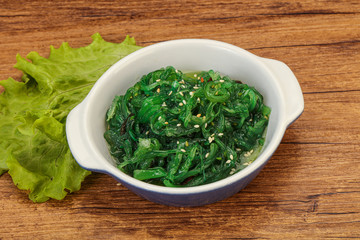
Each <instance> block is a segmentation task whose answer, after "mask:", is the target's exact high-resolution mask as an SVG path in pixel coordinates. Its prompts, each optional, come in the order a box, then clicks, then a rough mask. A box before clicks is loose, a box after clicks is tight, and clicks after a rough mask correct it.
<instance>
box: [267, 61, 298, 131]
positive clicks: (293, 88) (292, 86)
mask: <svg viewBox="0 0 360 240" xmlns="http://www.w3.org/2000/svg"><path fill="white" fill-rule="evenodd" d="M261 61H262V62H263V63H265V65H266V66H267V67H268V68H269V69H270V71H271V72H272V73H273V74H274V75H275V77H276V78H277V79H278V82H279V85H280V88H281V91H282V92H283V94H284V97H285V106H286V125H287V126H289V125H290V124H291V123H293V122H294V121H295V120H296V119H297V118H298V117H299V116H300V115H301V113H302V112H303V111H304V97H303V94H302V91H301V87H300V84H299V82H298V80H297V79H296V77H295V75H294V73H293V72H292V71H291V70H290V68H289V67H288V66H287V65H286V64H285V63H283V62H280V61H277V60H273V59H268V58H261Z"/></svg>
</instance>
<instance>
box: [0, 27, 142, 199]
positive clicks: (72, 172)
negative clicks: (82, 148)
mask: <svg viewBox="0 0 360 240" xmlns="http://www.w3.org/2000/svg"><path fill="white" fill-rule="evenodd" d="M92 38H93V42H92V43H91V44H90V45H88V46H85V47H81V48H71V47H70V46H69V45H68V43H63V44H62V45H61V46H60V48H58V49H55V48H54V47H52V46H51V47H50V55H49V57H48V58H44V57H41V56H40V55H39V54H38V53H36V52H30V53H29V54H28V55H27V59H26V58H23V57H21V56H20V55H17V57H16V59H17V63H16V65H15V68H17V69H19V70H21V71H22V72H23V76H22V81H21V82H19V81H15V80H14V79H12V78H9V79H7V80H2V81H0V85H1V86H3V87H4V88H5V91H4V92H3V93H2V94H0V175H1V174H3V173H4V172H6V171H8V172H9V174H10V175H11V177H12V179H13V181H14V183H15V185H16V186H17V187H18V188H19V189H23V190H27V191H29V198H30V199H31V200H33V201H34V202H44V201H47V200H48V199H50V198H54V199H58V200H61V199H63V198H64V197H65V196H66V194H67V193H68V192H74V191H77V190H79V189H80V187H81V182H82V181H83V180H84V179H85V177H86V176H87V175H89V174H90V172H89V171H86V170H84V169H82V168H81V167H80V166H79V165H78V164H77V163H76V161H75V160H74V158H73V156H72V155H71V152H70V150H69V147H68V144H67V141H66V133H65V123H66V117H67V115H68V113H69V112H70V111H71V109H73V108H74V107H75V106H76V105H77V104H79V103H80V102H81V101H82V100H83V99H84V98H85V96H86V95H87V94H88V92H89V91H90V89H91V88H92V86H93V84H94V83H95V82H96V80H97V79H98V78H99V77H100V76H101V75H102V74H103V73H104V72H105V71H106V70H107V69H108V68H109V67H110V66H111V65H112V64H114V63H115V62H117V61H118V60H119V59H121V58H123V57H124V56H126V55H128V54H130V53H132V52H134V51H136V50H138V49H139V48H140V47H139V46H137V45H136V43H135V40H134V39H133V38H130V37H128V36H127V37H126V39H125V40H124V41H123V42H122V43H110V42H106V41H105V40H103V39H102V37H101V36H100V35H99V34H94V35H93V36H92ZM29 60H30V61H29Z"/></svg>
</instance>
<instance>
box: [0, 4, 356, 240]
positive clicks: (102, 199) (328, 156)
mask: <svg viewBox="0 0 360 240" xmlns="http://www.w3.org/2000/svg"><path fill="white" fill-rule="evenodd" d="M0 6H1V12H0V39H1V40H0V52H1V58H0V79H6V78H8V77H10V76H11V77H14V78H16V79H19V78H20V76H21V72H19V71H17V70H16V69H14V68H13V65H14V64H15V56H16V54H17V53H19V54H21V55H22V56H26V54H27V53H29V52H30V51H37V52H39V53H40V54H41V55H42V56H47V55H48V54H49V46H50V45H53V46H55V47H58V46H60V44H61V43H62V42H64V41H66V42H69V43H70V45H71V46H73V47H81V46H84V45H86V44H89V43H90V42H91V38H90V36H91V35H92V34H94V33H95V32H99V33H100V34H101V35H102V36H103V37H104V39H105V40H107V41H112V42H120V41H122V40H123V38H124V37H125V35H127V34H129V35H130V36H134V37H135V39H136V40H137V43H138V44H139V45H142V46H147V45H151V44H153V43H156V42H160V41H165V40H170V39H180V38H210V39H215V40H221V41H225V42H228V43H231V44H234V45H237V46H239V47H242V48H244V49H247V50H249V51H250V52H253V53H254V54H257V55H259V56H262V57H267V58H273V59H278V60H281V61H283V62H285V63H286V64H287V65H288V66H289V67H290V68H291V69H292V70H293V71H294V73H295V75H296V76H297V78H298V80H299V82H300V85H301V87H302V90H303V92H304V98H305V111H304V113H303V115H302V116H301V117H300V118H299V119H298V120H297V121H296V122H295V123H294V124H293V125H291V126H290V128H289V129H288V130H287V131H286V134H285V136H284V138H283V141H282V143H281V144H280V146H279V148H278V150H277V151H276V153H275V154H274V155H273V157H272V158H271V160H270V161H269V163H268V165H267V166H266V167H265V168H264V169H263V171H262V172H261V173H260V175H259V176H258V177H257V178H256V179H255V180H254V181H253V182H251V183H250V185H249V186H248V187H246V188H245V189H244V190H243V191H241V192H239V193H237V194H235V195H234V196H232V197H230V198H228V199H226V200H223V201H221V202H218V203H215V204H211V205H209V206H203V207H195V208H176V207H168V206H162V205H158V204H155V203H152V202H149V201H146V200H144V199H142V198H140V197H138V196H136V195H134V194H133V193H131V192H130V191H128V190H127V189H126V188H125V187H123V186H119V185H117V183H116V182H115V181H114V180H113V179H112V178H111V177H109V176H107V175H103V174H99V173H94V174H92V175H90V176H89V177H88V178H87V179H86V180H85V182H84V183H83V186H82V189H81V190H80V191H79V192H76V193H73V194H70V195H69V196H67V197H66V198H65V199H64V200H63V201H55V200H51V201H48V202H46V203H42V204H34V203H32V202H30V201H29V200H28V197H27V195H26V193H25V192H23V191H20V190H18V189H17V188H16V186H14V184H13V183H12V180H11V178H10V176H9V175H8V174H4V175H2V176H1V177H0V186H1V187H0V197H1V200H0V239H31V238H34V239H74V238H79V239H165V238H175V239H180V238H182V239H299V238H302V239H360V175H359V173H360V157H359V152H360V144H359V143H360V124H359V119H360V77H359V76H360V2H359V1H357V0H353V1H351V0H349V1H332V0H321V1H312V0H304V1H281V0H279V1H270V0H264V1H260V0H255V1H249V0H245V1H241V2H239V1H231V0H227V1H214V0H210V1H160V0H149V1H143V0H135V1H80V0H79V1H62V2H60V1H48V0H45V1H30V0H29V1H4V0H2V1H1V0H0Z"/></svg>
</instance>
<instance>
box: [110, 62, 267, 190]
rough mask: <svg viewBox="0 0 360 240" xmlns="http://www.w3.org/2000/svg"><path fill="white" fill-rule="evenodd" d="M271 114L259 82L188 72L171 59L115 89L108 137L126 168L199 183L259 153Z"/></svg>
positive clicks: (154, 177) (174, 182) (148, 176)
mask: <svg viewBox="0 0 360 240" xmlns="http://www.w3.org/2000/svg"><path fill="white" fill-rule="evenodd" d="M269 115H270V108H269V107H267V106H265V105H264V103H263V97H262V95H261V94H260V93H259V92H258V91H257V90H256V89H255V88H253V87H249V86H248V85H246V84H243V83H241V82H240V81H234V80H231V79H230V78H229V77H227V76H221V75H220V74H219V73H218V72H215V71H213V70H210V71H208V72H198V73H187V74H183V73H182V72H181V71H180V70H176V69H175V68H173V67H166V68H163V69H159V70H156V71H153V72H151V73H149V74H147V75H144V76H143V77H142V78H141V80H140V81H139V82H137V83H136V84H135V85H134V86H133V87H131V88H129V89H128V90H127V92H126V93H125V95H122V96H116V97H115V99H114V100H113V103H112V105H111V106H110V108H109V110H108V111H107V115H106V123H107V131H106V132H105V134H104V137H105V139H106V141H107V142H108V144H109V149H110V153H111V155H112V156H113V157H114V159H115V160H116V161H117V166H118V168H119V169H120V170H121V171H123V172H125V173H127V174H128V175H130V176H132V177H134V178H136V179H139V180H143V181H146V182H148V183H152V184H157V185H165V186H169V187H188V186H198V185H203V184H207V183H211V182H215V181H218V180H220V179H223V178H226V177H227V176H229V175H232V174H234V173H236V172H237V171H240V170H241V169H243V168H245V167H246V166H247V165H249V164H250V163H251V162H252V161H254V160H255V158H256V156H257V155H258V154H259V152H260V150H261V147H262V145H263V144H264V138H265V130H266V127H267V125H268V119H269Z"/></svg>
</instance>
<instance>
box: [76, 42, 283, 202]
mask: <svg viewBox="0 0 360 240" xmlns="http://www.w3.org/2000/svg"><path fill="white" fill-rule="evenodd" d="M194 43H195V44H199V43H201V44H206V45H212V46H215V47H222V48H224V49H227V50H230V51H232V52H234V53H237V54H243V55H245V56H246V57H247V58H249V59H251V60H252V61H255V62H256V64H258V65H259V67H261V68H262V69H263V70H265V71H266V74H267V75H269V77H271V78H272V79H273V82H274V83H275V84H276V85H277V86H275V89H277V90H278V92H279V93H280V94H281V93H282V91H281V90H280V86H279V83H278V82H277V81H276V76H275V75H274V74H273V72H272V71H271V70H270V69H269V68H268V66H267V65H266V64H264V62H262V61H261V57H258V56H257V55H255V54H253V53H251V52H249V51H247V50H244V49H242V48H240V47H237V46H235V45H232V44H229V43H225V42H221V41H217V40H211V39H176V40H169V41H164V42H159V43H156V44H153V45H150V46H147V47H144V48H142V49H139V50H137V51H135V52H133V53H131V54H129V55H127V56H125V57H124V58H122V59H120V60H119V61H118V62H116V63H115V64H114V65H113V66H111V67H110V68H109V69H108V70H107V71H106V72H105V73H104V74H103V75H102V76H101V77H100V78H99V79H98V81H97V82H96V83H95V84H94V86H93V88H92V89H91V91H90V92H89V94H88V95H87V96H86V98H85V99H84V101H83V102H82V103H80V104H79V105H78V106H77V107H79V108H82V110H83V114H84V119H85V122H84V123H85V126H84V127H85V128H87V127H88V126H89V119H87V115H88V112H89V111H91V104H92V103H93V102H95V100H94V99H92V96H93V95H94V92H95V91H97V88H99V87H101V84H102V82H104V81H106V79H107V78H108V77H110V76H111V74H112V72H114V71H115V70H116V69H117V68H119V66H121V65H123V64H125V63H126V62H128V61H130V60H133V59H136V58H139V57H141V56H142V55H144V54H147V53H150V52H151V51H156V50H158V49H159V48H160V49H161V48H163V47H169V46H171V45H176V44H194ZM278 97H279V98H280V99H281V100H282V101H280V105H279V108H281V109H284V108H285V105H284V104H283V102H284V96H283V95H280V96H278ZM283 112H284V111H283V110H281V111H280V113H279V115H280V119H281V120H282V121H280V122H279V123H277V124H276V128H275V129H276V131H275V133H274V136H273V137H272V140H271V141H269V143H268V145H267V146H266V147H265V148H264V149H263V150H262V151H261V153H260V155H259V156H258V157H257V158H256V159H255V160H254V161H253V162H252V163H251V164H250V165H249V166H247V167H245V168H244V169H242V170H240V171H239V172H237V173H235V174H233V175H230V176H228V177H226V178H224V179H221V180H218V181H216V182H213V183H208V184H204V185H200V186H194V187H179V188H175V187H166V186H158V185H154V184H150V183H146V182H144V181H141V180H137V179H135V178H133V177H131V176H130V175H127V174H126V173H124V172H122V171H121V170H119V169H117V168H116V166H114V165H112V164H110V163H109V161H108V160H107V159H106V157H105V156H103V155H102V154H101V153H99V151H97V152H96V154H95V156H94V157H95V158H97V159H96V161H97V162H101V163H102V164H103V168H102V169H101V168H95V169H90V168H87V167H86V166H84V165H82V164H81V163H80V162H78V161H77V160H76V161H77V162H78V163H79V165H80V166H81V167H83V168H85V169H88V170H91V171H96V172H102V173H106V174H109V175H111V176H112V177H114V178H115V179H117V180H118V181H120V182H122V183H123V184H124V185H132V186H133V187H136V188H141V189H143V190H146V191H151V192H158V193H163V194H171V195H173V194H177V195H186V194H194V193H202V192H209V191H213V190H216V189H219V188H222V187H225V186H227V185H231V184H233V183H235V182H238V181H240V180H242V179H244V178H246V177H248V176H249V175H251V174H252V173H254V172H256V171H257V170H259V169H261V167H262V166H263V165H264V164H265V163H266V162H267V161H268V160H269V159H270V158H271V156H272V154H273V153H274V152H275V151H276V149H277V147H278V146H279V144H280V142H281V140H282V138H283V136H284V133H285V130H286V127H287V125H286V124H285V116H284V113H283ZM87 137H89V135H88V136H87ZM88 140H89V143H90V144H91V145H90V146H92V147H93V146H94V145H95V146H96V144H95V143H94V141H93V139H91V138H90V139H88ZM93 150H94V149H93ZM75 151H76V150H75ZM75 159H76V158H75ZM100 160H101V161H100Z"/></svg>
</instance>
